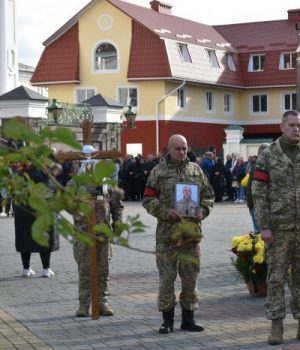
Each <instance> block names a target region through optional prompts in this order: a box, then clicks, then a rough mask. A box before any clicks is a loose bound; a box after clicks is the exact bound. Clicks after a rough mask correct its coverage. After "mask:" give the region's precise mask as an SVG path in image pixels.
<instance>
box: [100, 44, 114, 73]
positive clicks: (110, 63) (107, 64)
mask: <svg viewBox="0 0 300 350" xmlns="http://www.w3.org/2000/svg"><path fill="white" fill-rule="evenodd" d="M117 68H118V54H117V49H116V48H115V47H114V45H112V44H110V43H102V44H100V45H99V46H98V47H97V48H96V50H95V70H100V71H103V70H104V71H105V70H114V69H117Z"/></svg>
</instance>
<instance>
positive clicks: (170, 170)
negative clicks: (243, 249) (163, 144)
mask: <svg viewBox="0 0 300 350" xmlns="http://www.w3.org/2000/svg"><path fill="white" fill-rule="evenodd" d="M168 151H169V153H168V155H167V156H166V157H165V159H164V160H163V161H162V162H160V163H159V164H157V165H156V166H155V167H154V168H153V169H152V171H151V173H150V176H149V178H148V181H147V185H146V188H145V193H144V201H143V206H144V208H145V209H146V210H147V211H148V213H149V214H151V215H153V216H154V217H156V218H157V229H156V253H157V254H156V264H157V267H158V271H159V295H158V308H159V310H160V311H161V312H162V316H163V324H162V325H161V327H160V328H159V333H162V334H167V333H169V332H172V331H173V325H174V308H175V305H176V297H175V292H174V282H175V280H176V276H177V273H179V275H180V278H181V283H182V291H181V293H180V297H179V299H180V305H181V308H182V323H181V329H183V330H189V331H194V332H200V331H202V330H203V329H204V328H203V327H202V326H200V325H197V324H196V323H195V321H194V309H196V308H197V307H198V297H197V280H198V275H199V271H200V248H199V240H196V239H192V237H191V236H187V237H181V239H180V241H177V240H176V238H175V237H174V234H175V232H177V231H178V229H179V228H180V224H181V219H182V215H181V214H180V213H179V212H178V210H176V209H175V188H176V183H178V182H184V183H194V184H195V185H197V186H199V188H200V197H199V203H198V205H199V211H197V213H196V214H195V215H194V216H193V217H192V218H187V219H186V220H190V222H191V225H193V227H194V231H196V234H199V235H201V221H202V220H203V219H204V218H206V217H207V216H208V215H209V212H210V207H212V206H213V201H214V194H213V190H212V188H211V186H210V184H209V182H208V180H207V177H206V176H205V175H204V173H203V171H202V170H201V168H200V167H199V166H198V165H197V164H196V163H193V162H190V161H189V159H188V158H187V141H186V139H185V137H184V136H182V135H173V136H171V137H170V139H169V144H168ZM180 254H185V255H188V256H190V257H191V258H193V259H189V260H186V261H182V260H180V259H179V256H180ZM191 260H193V261H191Z"/></svg>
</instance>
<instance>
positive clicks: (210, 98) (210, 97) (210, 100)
mask: <svg viewBox="0 0 300 350" xmlns="http://www.w3.org/2000/svg"><path fill="white" fill-rule="evenodd" d="M214 109H215V101H214V94H213V92H211V91H207V92H206V110H207V111H209V112H213V111H214Z"/></svg>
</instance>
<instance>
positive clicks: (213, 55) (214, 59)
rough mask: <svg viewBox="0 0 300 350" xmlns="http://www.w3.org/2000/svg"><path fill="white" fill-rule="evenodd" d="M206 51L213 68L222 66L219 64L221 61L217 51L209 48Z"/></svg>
mask: <svg viewBox="0 0 300 350" xmlns="http://www.w3.org/2000/svg"><path fill="white" fill-rule="evenodd" d="M206 52H207V54H208V57H209V61H210V64H211V66H212V67H213V68H220V65H219V62H218V58H217V55H216V51H215V50H210V49H207V50H206Z"/></svg>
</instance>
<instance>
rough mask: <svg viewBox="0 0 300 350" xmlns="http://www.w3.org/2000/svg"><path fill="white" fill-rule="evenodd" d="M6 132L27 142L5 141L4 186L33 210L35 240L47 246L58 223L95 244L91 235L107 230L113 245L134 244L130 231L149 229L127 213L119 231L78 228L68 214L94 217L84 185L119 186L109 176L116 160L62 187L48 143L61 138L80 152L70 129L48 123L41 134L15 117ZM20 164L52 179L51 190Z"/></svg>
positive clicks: (0, 169) (69, 234) (0, 161)
mask: <svg viewBox="0 0 300 350" xmlns="http://www.w3.org/2000/svg"><path fill="white" fill-rule="evenodd" d="M4 134H5V136H6V137H7V138H8V139H9V138H11V139H14V140H22V141H23V142H24V146H23V147H20V148H18V149H16V148H13V147H8V146H7V145H6V144H3V145H2V146H1V147H0V187H4V188H5V190H6V191H7V193H8V196H9V198H10V199H11V200H12V201H13V202H14V203H16V204H17V205H20V206H22V207H23V208H26V209H27V210H30V209H28V208H32V209H33V212H34V215H35V218H36V219H35V222H34V224H33V226H32V236H33V239H34V240H36V241H37V242H38V243H39V244H41V245H44V246H47V245H48V240H49V237H48V234H47V231H48V230H49V229H50V228H52V227H53V226H54V225H56V227H57V229H58V231H59V232H60V234H61V235H62V236H64V237H65V238H66V239H67V240H69V241H72V240H74V239H77V240H81V241H83V242H85V243H86V244H92V238H96V239H97V235H96V234H97V232H102V233H104V234H105V235H106V236H108V237H110V238H111V239H112V242H113V243H115V244H120V245H122V246H126V247H128V248H132V247H130V244H129V238H130V235H131V233H139V232H143V231H144V228H145V226H144V224H143V223H142V222H141V221H140V220H139V216H135V217H128V218H127V220H126V222H124V223H120V224H119V225H118V226H117V227H116V228H115V230H114V231H112V230H111V229H110V228H109V227H108V226H106V225H104V224H101V225H95V226H94V228H93V234H92V235H90V234H88V233H87V232H80V231H78V229H77V228H76V227H75V226H74V225H73V223H72V221H71V220H69V217H70V216H69V215H68V214H70V215H81V216H83V217H86V218H88V217H89V214H90V210H91V206H90V201H91V198H90V195H89V194H88V193H87V192H86V191H85V189H84V186H85V185H90V184H97V185H98V186H100V185H102V184H103V183H104V182H105V183H106V184H108V185H111V186H115V185H116V184H115V183H114V181H112V180H111V179H110V176H111V175H112V174H113V173H114V171H115V167H114V163H113V162H112V161H111V160H106V161H102V162H99V163H98V164H97V165H96V168H95V171H94V173H93V174H80V175H74V177H73V182H74V185H73V186H70V187H63V186H62V185H61V184H60V183H59V182H58V181H57V180H56V176H57V175H58V173H59V171H60V167H59V165H58V164H57V162H55V159H54V158H53V156H52V153H51V148H50V147H49V145H51V144H53V143H57V142H58V143H61V144H65V145H68V146H70V147H72V148H74V149H76V150H78V151H80V150H81V148H82V145H81V144H80V143H78V142H77V141H76V139H75V136H74V134H73V133H72V132H71V131H70V130H69V129H67V128H60V127H58V128H57V129H56V130H51V129H50V128H49V127H45V128H43V129H42V130H41V131H40V133H39V134H36V133H35V132H34V131H33V130H32V128H31V126H30V125H28V124H27V123H24V121H22V120H21V119H20V118H19V119H18V118H14V119H12V120H10V121H8V122H7V123H5V128H4ZM17 164H22V166H23V167H24V166H25V167H26V166H30V167H34V168H36V169H39V170H42V171H43V172H44V173H46V174H47V175H48V177H49V180H50V181H49V182H50V184H51V186H50V189H49V187H48V186H47V185H45V184H43V183H35V182H33V181H32V180H31V179H30V177H29V176H26V172H25V173H24V174H23V175H22V176H20V174H18V172H17V171H16V165H17ZM66 214H67V215H66Z"/></svg>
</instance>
